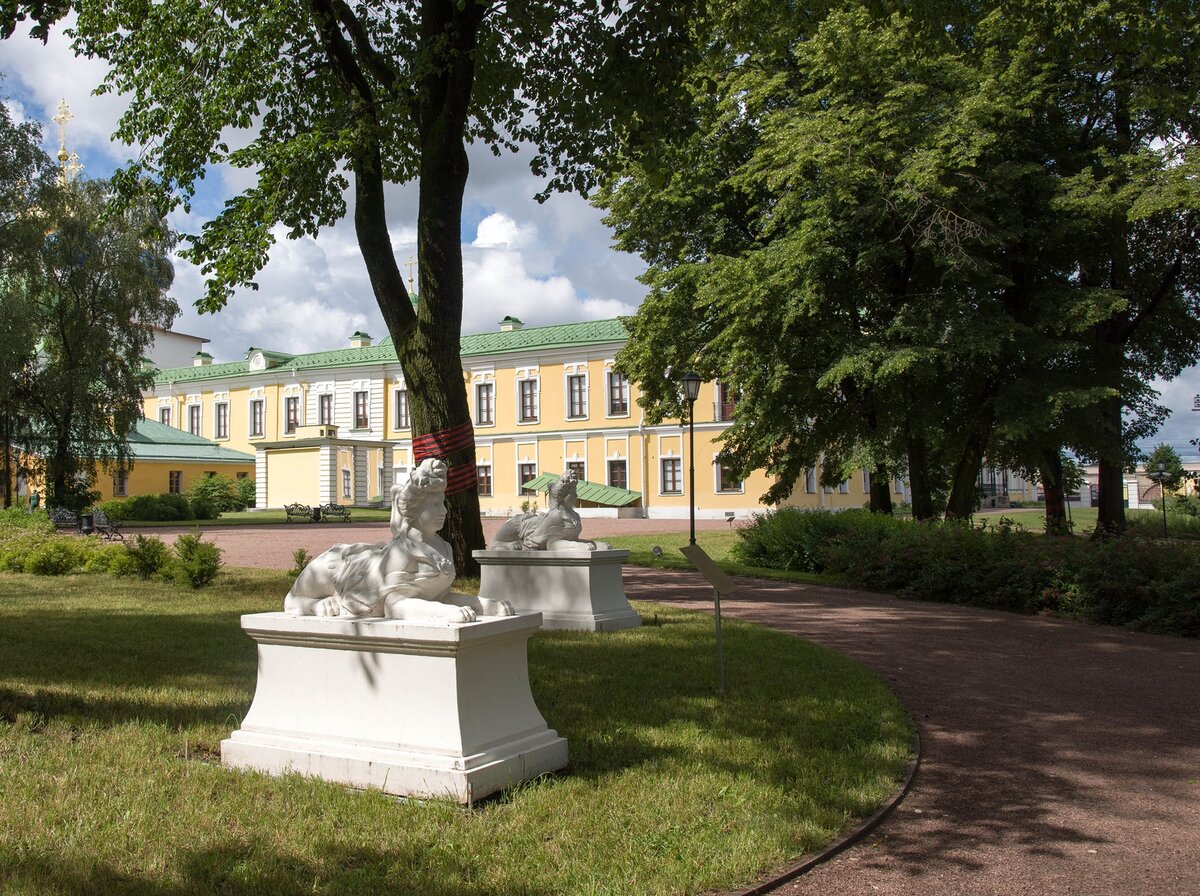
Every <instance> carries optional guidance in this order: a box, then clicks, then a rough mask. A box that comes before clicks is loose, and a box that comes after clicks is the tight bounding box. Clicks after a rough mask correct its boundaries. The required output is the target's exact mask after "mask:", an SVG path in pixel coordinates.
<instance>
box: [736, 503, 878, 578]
mask: <svg viewBox="0 0 1200 896" xmlns="http://www.w3.org/2000/svg"><path fill="white" fill-rule="evenodd" d="M898 523H899V521H898V520H895V519H893V518H892V517H889V516H882V515H880V514H872V513H869V512H867V511H863V510H845V511H842V512H840V513H831V512H829V511H827V510H800V509H798V508H794V507H785V508H783V509H781V510H776V511H771V512H768V513H763V514H756V515H755V516H754V519H753V522H752V523H751V524H750V525H749V526H746V527H744V528H742V529H740V530H738V534H739V536H740V538H739V541H738V543H737V544H736V545H734V548H733V553H734V557H735V558H736V559H737V560H739V561H740V562H742V563H745V564H747V565H749V566H764V567H767V568H768V569H791V570H798V571H801V572H822V571H823V570H824V569H825V558H824V555H823V550H824V548H825V546H826V545H828V544H829V543H830V542H832V541H833V540H834V539H835V538H837V537H838V536H841V535H847V534H850V533H855V534H856V535H858V536H862V537H866V538H871V539H878V538H882V537H884V534H885V533H887V532H890V531H893V530H894V529H895V527H896V525H897V524H898Z"/></svg>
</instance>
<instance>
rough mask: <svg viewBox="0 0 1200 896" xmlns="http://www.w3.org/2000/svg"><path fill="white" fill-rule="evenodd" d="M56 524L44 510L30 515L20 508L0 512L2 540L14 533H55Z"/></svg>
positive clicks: (9, 508) (10, 508) (8, 508)
mask: <svg viewBox="0 0 1200 896" xmlns="http://www.w3.org/2000/svg"><path fill="white" fill-rule="evenodd" d="M53 531H55V529H54V523H52V522H50V517H49V515H48V514H47V513H46V511H44V510H38V511H35V512H33V513H30V512H29V511H27V510H24V509H22V508H20V507H7V508H5V509H3V510H0V538H2V537H4V535H5V534H8V533H13V532H53Z"/></svg>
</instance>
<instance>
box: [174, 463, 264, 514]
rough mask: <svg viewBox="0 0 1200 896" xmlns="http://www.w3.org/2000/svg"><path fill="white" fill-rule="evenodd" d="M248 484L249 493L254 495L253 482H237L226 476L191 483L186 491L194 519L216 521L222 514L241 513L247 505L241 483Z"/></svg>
mask: <svg viewBox="0 0 1200 896" xmlns="http://www.w3.org/2000/svg"><path fill="white" fill-rule="evenodd" d="M243 482H249V483H250V486H249V491H250V493H251V495H253V493H254V480H252V479H250V480H246V479H242V480H239V481H237V482H235V481H234V480H232V479H230V478H229V477H228V476H226V475H224V474H222V473H218V474H217V475H216V476H202V477H201V478H200V479H198V480H196V481H195V482H194V483H192V487H191V488H189V489H188V490H187V499H188V502H189V503H190V504H191V505H192V512H193V514H195V517H196V519H198V520H206V519H216V518H217V517H218V516H220V515H221V514H222V513H229V512H241V511H243V510H245V509H246V508H247V507H248V506H249V504H247V503H246V500H245V494H246V491H247V489H246V487H245V486H243V485H242V484H241V483H243Z"/></svg>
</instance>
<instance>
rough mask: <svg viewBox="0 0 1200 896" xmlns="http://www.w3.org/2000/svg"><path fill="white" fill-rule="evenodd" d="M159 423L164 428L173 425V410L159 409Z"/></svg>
mask: <svg viewBox="0 0 1200 896" xmlns="http://www.w3.org/2000/svg"><path fill="white" fill-rule="evenodd" d="M158 422H159V423H161V424H162V425H163V426H170V425H171V409H170V408H159V409H158Z"/></svg>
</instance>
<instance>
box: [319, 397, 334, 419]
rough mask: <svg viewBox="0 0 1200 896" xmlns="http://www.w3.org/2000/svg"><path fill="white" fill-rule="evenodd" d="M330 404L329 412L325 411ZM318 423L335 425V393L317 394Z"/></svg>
mask: <svg viewBox="0 0 1200 896" xmlns="http://www.w3.org/2000/svg"><path fill="white" fill-rule="evenodd" d="M327 405H328V409H329V413H328V414H326V413H325V409H326V406H327ZM317 425H318V426H333V393H332V392H321V393H319V394H318V395H317Z"/></svg>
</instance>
